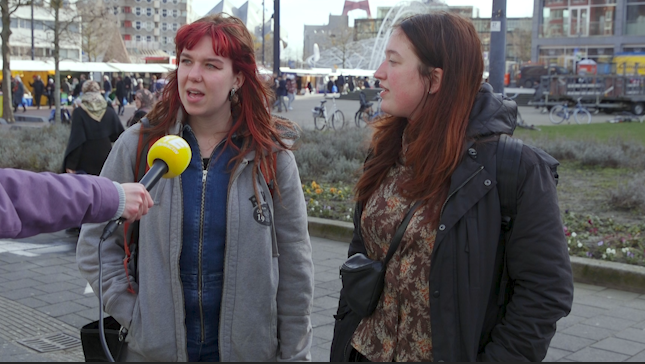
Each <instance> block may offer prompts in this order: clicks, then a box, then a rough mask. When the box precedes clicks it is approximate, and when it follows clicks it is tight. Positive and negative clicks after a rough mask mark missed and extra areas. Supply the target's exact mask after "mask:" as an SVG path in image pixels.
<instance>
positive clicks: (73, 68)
mask: <svg viewBox="0 0 645 364" xmlns="http://www.w3.org/2000/svg"><path fill="white" fill-rule="evenodd" d="M58 67H59V69H60V70H61V71H63V72H116V71H117V70H116V69H114V67H110V66H109V65H108V64H107V63H103V62H74V61H61V62H60V64H59V66H58ZM52 69H53V64H52Z"/></svg>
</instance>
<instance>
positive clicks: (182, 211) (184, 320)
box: [177, 175, 188, 360]
mask: <svg viewBox="0 0 645 364" xmlns="http://www.w3.org/2000/svg"><path fill="white" fill-rule="evenodd" d="M182 182H183V181H182V179H181V175H179V196H181V199H182V204H183V199H184V187H183V184H182ZM179 226H180V227H181V235H179V236H183V229H184V209H183V207H182V208H181V221H180V225H179ZM180 241H181V244H179V255H177V276H178V278H179V286H180V287H181V290H180V292H181V302H185V301H186V297H185V296H184V283H183V282H182V281H181V269H180V265H181V251H182V250H183V246H184V244H183V238H182V239H180ZM183 306H184V317H183V320H182V321H183V323H184V334H185V339H186V340H185V345H184V347H183V350H184V355H185V357H186V360H188V326H186V305H183ZM177 357H178V358H179V356H177Z"/></svg>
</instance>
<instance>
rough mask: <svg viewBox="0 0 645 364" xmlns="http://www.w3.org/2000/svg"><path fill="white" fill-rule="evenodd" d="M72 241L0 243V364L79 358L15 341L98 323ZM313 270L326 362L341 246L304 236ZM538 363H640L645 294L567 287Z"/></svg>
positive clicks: (316, 350) (41, 238)
mask: <svg viewBox="0 0 645 364" xmlns="http://www.w3.org/2000/svg"><path fill="white" fill-rule="evenodd" d="M75 240H76V239H75V237H73V236H69V235H67V234H66V233H65V232H58V233H54V234H42V235H38V236H36V237H33V238H28V239H21V240H0V325H1V326H2V328H3V330H2V331H0V361H12V362H23V361H83V356H82V350H81V348H80V346H78V345H77V346H74V347H72V348H69V349H66V350H57V351H52V352H50V353H39V352H37V351H35V350H32V349H29V348H27V347H25V346H23V345H21V344H19V343H18V342H17V341H19V340H22V339H27V338H39V337H42V336H45V335H51V334H58V333H65V334H68V335H71V336H75V337H76V338H78V328H80V327H81V326H83V325H85V324H86V323H88V322H90V321H92V320H96V319H97V318H98V301H97V299H96V297H95V296H94V294H93V293H91V292H90V293H86V286H87V284H86V282H85V281H84V280H83V278H81V277H80V274H79V272H78V269H77V266H76V263H75V249H76V242H75ZM311 240H312V245H313V256H314V263H315V268H316V273H315V285H316V286H315V292H314V297H315V298H314V309H313V313H312V315H311V321H312V325H313V327H314V341H313V346H312V349H311V353H312V359H313V360H314V361H328V360H329V348H330V345H331V339H332V335H333V325H334V318H333V316H332V315H333V314H334V313H335V311H336V307H337V304H338V295H339V291H340V287H341V283H340V279H339V278H338V267H339V266H340V265H341V264H342V262H343V261H344V260H345V257H346V254H347V244H346V243H344V242H338V241H332V240H327V239H321V238H316V237H312V239H311ZM546 361H645V295H638V294H635V293H629V292H622V291H617V290H610V289H605V288H603V287H598V286H590V285H584V284H576V285H575V298H574V306H573V310H572V312H571V314H570V315H569V317H566V318H564V319H562V320H561V321H560V322H559V323H558V331H557V334H556V335H555V337H554V338H553V341H552V342H551V348H550V349H549V352H548V355H547V357H546Z"/></svg>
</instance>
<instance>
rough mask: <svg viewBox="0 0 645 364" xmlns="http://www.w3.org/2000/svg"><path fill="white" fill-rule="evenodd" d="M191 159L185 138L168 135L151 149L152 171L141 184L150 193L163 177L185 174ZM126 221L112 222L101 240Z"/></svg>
mask: <svg viewBox="0 0 645 364" xmlns="http://www.w3.org/2000/svg"><path fill="white" fill-rule="evenodd" d="M191 158H192V152H191V150H190V146H189V145H188V143H187V142H186V141H185V140H184V139H183V138H181V137H178V136H176V135H166V136H165V137H162V138H160V139H159V140H157V141H156V142H155V143H154V144H153V145H152V147H150V151H148V158H147V160H148V166H150V170H148V172H147V173H146V174H145V175H144V176H143V178H141V181H139V183H141V184H142V185H143V186H144V187H145V188H146V190H148V191H150V190H151V189H152V188H153V187H154V186H155V185H156V184H157V182H159V180H160V179H161V178H162V177H163V178H175V177H177V176H179V175H180V174H182V173H184V171H185V170H186V168H188V164H189V163H190V159H191ZM124 221H125V219H124V218H122V217H121V218H119V219H117V220H112V221H110V222H109V223H108V224H107V226H105V229H104V230H103V234H102V235H101V239H102V240H105V239H107V238H108V237H110V235H112V234H113V233H114V231H115V230H116V228H117V227H118V226H120V225H121V224H123V222H124Z"/></svg>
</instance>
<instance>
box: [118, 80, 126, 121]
mask: <svg viewBox="0 0 645 364" xmlns="http://www.w3.org/2000/svg"><path fill="white" fill-rule="evenodd" d="M126 95H127V93H126V91H125V83H124V82H123V80H122V79H121V76H117V78H116V92H115V96H116V101H117V104H118V105H119V110H118V114H119V115H123V112H124V110H125V106H124V105H123V101H125V97H126Z"/></svg>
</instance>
